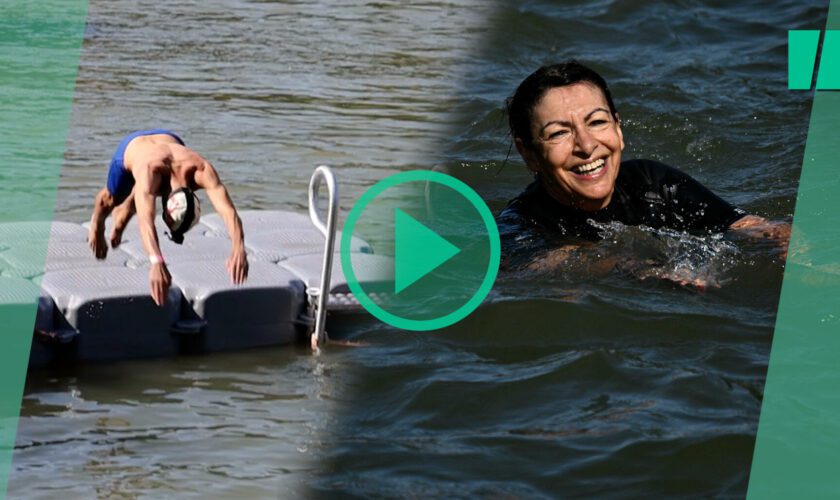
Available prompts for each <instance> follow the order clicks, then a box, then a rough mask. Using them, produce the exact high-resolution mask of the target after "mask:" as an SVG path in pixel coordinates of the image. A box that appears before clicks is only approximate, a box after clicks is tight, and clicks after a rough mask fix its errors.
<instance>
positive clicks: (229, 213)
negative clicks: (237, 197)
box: [195, 162, 248, 285]
mask: <svg viewBox="0 0 840 500" xmlns="http://www.w3.org/2000/svg"><path fill="white" fill-rule="evenodd" d="M195 183H196V184H197V185H198V186H199V187H201V188H204V189H205V190H206V191H207V197H208V198H209V199H210V203H212V204H213V208H214V209H215V210H216V213H218V214H219V217H221V218H222V220H223V221H224V223H225V228H227V232H228V235H230V242H231V252H230V257H229V258H228V260H227V263H226V267H227V271H228V273H229V274H230V279H231V281H233V282H234V283H236V284H237V285H239V284H241V283H244V282H245V280H246V279H247V278H248V256H247V255H246V253H245V233H244V232H243V230H242V221H241V220H240V219H239V214H237V213H236V208H235V207H234V206H233V201H232V200H231V199H230V195H229V194H228V191H227V189H226V188H225V186H224V184H222V182H221V181H220V180H219V175H218V174H217V173H216V169H215V168H213V165H211V164H210V163H209V162H205V164H204V166H203V168H202V169H200V170H199V171H198V172H196V174H195Z"/></svg>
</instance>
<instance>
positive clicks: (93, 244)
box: [88, 222, 108, 260]
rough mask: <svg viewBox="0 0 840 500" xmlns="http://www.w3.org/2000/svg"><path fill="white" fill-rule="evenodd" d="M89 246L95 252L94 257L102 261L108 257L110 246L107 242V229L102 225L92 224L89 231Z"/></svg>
mask: <svg viewBox="0 0 840 500" xmlns="http://www.w3.org/2000/svg"><path fill="white" fill-rule="evenodd" d="M88 245H89V246H90V249H91V250H93V255H94V256H95V257H96V258H97V259H99V260H102V259H104V258H105V257H106V256H107V255H108V244H107V243H106V242H105V228H104V227H102V223H101V222H100V223H96V222H94V223H92V224H91V225H90V231H88Z"/></svg>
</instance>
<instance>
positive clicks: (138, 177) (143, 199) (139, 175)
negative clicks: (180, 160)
mask: <svg viewBox="0 0 840 500" xmlns="http://www.w3.org/2000/svg"><path fill="white" fill-rule="evenodd" d="M162 168H165V167H164V166H163V165H138V166H136V167H135V168H134V169H133V172H132V173H133V174H134V180H135V182H136V184H135V186H134V204H135V207H136V208H137V224H138V226H139V229H140V238H141V241H143V248H144V249H145V250H146V254H147V255H148V256H149V262H150V263H151V267H150V269H149V289H150V292H151V295H152V300H154V301H155V304H157V305H159V306H162V305H163V304H164V303H165V302H166V295H167V293H168V292H169V285H170V284H171V283H172V277H171V276H170V275H169V270H168V269H167V268H166V263H165V262H164V261H163V255H162V254H161V252H160V245H159V243H158V236H157V230H156V229H155V195H154V193H155V192H157V190H158V188H159V187H160V181H161V175H160V169H162Z"/></svg>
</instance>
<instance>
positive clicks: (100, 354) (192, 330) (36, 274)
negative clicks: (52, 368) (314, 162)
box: [0, 167, 394, 368]
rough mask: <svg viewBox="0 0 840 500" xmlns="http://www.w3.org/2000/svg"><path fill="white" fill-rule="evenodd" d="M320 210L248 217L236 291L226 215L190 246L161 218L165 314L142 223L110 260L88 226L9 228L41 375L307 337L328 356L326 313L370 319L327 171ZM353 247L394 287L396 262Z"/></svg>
mask: <svg viewBox="0 0 840 500" xmlns="http://www.w3.org/2000/svg"><path fill="white" fill-rule="evenodd" d="M322 182H323V183H326V184H327V187H328V188H329V191H330V192H329V194H330V200H329V208H328V210H327V213H328V214H327V221H326V222H324V221H322V220H321V217H320V215H319V213H318V212H319V209H318V190H319V185H320V184H321V183H322ZM309 203H310V206H309V212H310V213H309V217H307V216H305V215H302V214H297V213H292V212H282V211H261V210H253V211H242V212H240V218H241V219H242V224H243V228H244V231H245V246H246V249H247V251H248V260H249V263H250V272H249V276H248V280H247V281H246V282H245V283H244V284H243V285H233V284H231V282H230V277H229V276H228V274H227V272H226V270H225V261H226V259H227V257H228V256H229V254H230V240H229V239H228V237H227V231H226V229H225V227H224V223H223V222H222V220H221V218H220V217H218V216H217V215H216V214H210V215H206V216H204V217H202V218H201V220H200V222H199V224H198V225H196V227H194V228H193V229H192V230H191V231H190V233H189V234H188V235H187V238H185V239H184V243H183V245H176V244H174V243H172V242H171V241H169V240H168V239H167V238H166V237H163V236H162V235H163V234H164V233H163V229H164V228H165V225H164V224H163V222H162V220H161V219H160V217H158V220H156V221H155V222H156V226H157V230H158V234H159V235H161V236H162V237H161V238H160V246H161V251H162V253H163V255H164V256H166V260H167V266H168V268H169V271H170V273H171V275H172V286H171V287H170V289H169V295H168V298H167V300H166V303H165V304H164V305H163V307H158V306H156V305H155V304H154V302H153V301H152V299H151V297H150V296H149V281H148V272H149V261H148V257H147V256H146V253H145V251H144V250H143V245H142V242H141V241H140V238H139V233H138V229H137V224H136V220H133V221H132V222H131V223H130V224H129V225H128V227H127V228H126V230H125V233H124V236H123V242H122V244H121V245H120V246H119V247H118V248H116V249H109V253H108V257H107V259H106V260H104V261H97V260H96V259H94V257H93V255H92V254H91V250H90V248H89V247H88V244H87V241H86V239H87V228H86V227H85V226H83V225H80V224H73V223H68V222H52V223H50V222H15V223H7V224H0V299H2V300H3V301H4V303H15V302H17V303H22V302H26V301H28V300H29V299H31V297H33V296H34V295H35V292H34V290H40V298H39V300H38V312H37V317H36V321H35V335H34V339H33V343H32V350H31V355H30V368H35V367H43V366H47V365H50V364H52V363H54V362H58V361H61V362H68V361H69V362H92V361H109V360H120V359H129V358H141V357H162V356H172V355H177V354H179V353H184V352H214V351H226V350H236V349H246V348H253V347H260V346H271V345H280V344H288V343H290V342H293V341H295V340H296V339H305V338H306V336H307V335H308V336H309V337H310V339H311V340H310V343H311V345H312V347H313V349H314V350H316V351H317V350H318V347H319V346H320V345H322V344H323V342H324V340H325V333H324V322H325V318H326V314H327V312H329V313H330V314H331V316H332V317H336V316H340V315H350V314H358V313H361V312H363V310H362V308H361V306H360V305H359V303H358V301H356V300H355V298H354V297H353V295H352V294H351V293H350V290H349V288H348V286H347V281H346V279H345V277H344V273H343V271H342V268H341V259H340V258H339V255H338V248H337V245H338V243H337V242H338V241H340V239H341V234H340V233H338V232H337V231H336V230H335V222H336V212H337V208H338V190H337V188H336V186H335V180H334V178H333V176H332V174H331V173H330V171H329V169H327V168H326V167H319V168H318V169H316V171H315V174H314V175H313V177H312V182H311V183H310V192H309ZM47 225H49V232H50V240H49V246H48V249H47V252H46V264H45V267H44V268H43V269H41V268H36V267H35V266H33V265H32V264H31V262H32V261H33V260H35V261H38V260H40V259H33V258H32V256H33V255H37V252H43V251H44V250H43V248H36V245H37V243H36V236H37V235H38V234H45V232H46V230H47V227H46V226H47ZM39 231H40V233H39ZM109 231H110V228H106V235H107V234H108V232H109ZM351 250H352V252H353V256H352V259H353V262H354V271H355V274H356V275H357V278H358V279H359V281H360V282H362V283H363V284H365V283H367V284H374V283H380V284H386V283H388V282H389V281H391V280H392V276H393V269H394V268H393V261H392V259H391V258H389V257H384V256H379V255H375V254H374V253H373V251H372V249H371V248H370V246H369V245H368V244H367V243H366V242H364V241H362V240H359V239H356V238H354V239H353V240H352V245H351ZM321 290H328V293H326V294H321Z"/></svg>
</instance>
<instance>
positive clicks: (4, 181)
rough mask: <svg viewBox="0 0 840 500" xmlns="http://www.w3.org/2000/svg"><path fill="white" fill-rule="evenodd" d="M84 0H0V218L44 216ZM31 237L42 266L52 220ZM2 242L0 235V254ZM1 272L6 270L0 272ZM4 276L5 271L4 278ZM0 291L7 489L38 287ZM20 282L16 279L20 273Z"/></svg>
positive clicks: (0, 395) (1, 438)
mask: <svg viewBox="0 0 840 500" xmlns="http://www.w3.org/2000/svg"><path fill="white" fill-rule="evenodd" d="M87 5H88V2H87V0H39V1H37V2H30V1H26V0H4V1H3V2H2V3H0V127H2V129H0V200H3V201H2V204H3V210H2V211H1V212H0V223H8V222H17V221H49V220H51V219H52V215H53V209H54V205H55V193H56V187H57V185H58V178H59V170H60V169H61V164H62V160H63V158H64V146H65V140H66V137H67V126H68V124H69V121H70V110H71V108H72V103H73V91H74V88H75V82H76V73H77V71H78V65H79V52H80V49H81V45H82V37H83V33H84V27H85V20H86V17H87ZM37 227H39V228H40V230H36V231H35V233H34V234H32V235H30V239H34V241H33V244H34V246H35V248H39V249H41V251H37V252H33V254H32V255H31V256H30V258H31V262H29V263H27V264H28V265H30V266H35V267H36V268H37V269H43V267H44V257H45V253H46V247H47V241H48V238H49V225H48V224H42V225H38V226H37ZM2 247H3V242H0V259H2ZM0 278H3V277H2V276H0ZM5 279H9V278H7V277H6V278H5ZM10 283H12V282H11V281H8V282H4V284H5V286H4V287H3V291H4V292H5V293H0V325H3V326H2V330H3V348H2V349H0V380H2V383H0V492H1V493H2V495H3V496H5V492H6V485H7V483H8V475H9V469H10V464H11V459H12V453H13V450H14V443H15V434H16V432H17V421H18V416H19V414H20V404H21V395H22V391H23V384H24V381H25V378H26V369H27V363H28V361H29V348H30V345H31V341H32V328H33V324H34V319H35V310H36V304H37V300H38V297H37V295H38V287H37V286H34V285H32V286H28V284H27V283H25V282H24V283H23V284H24V285H27V286H18V287H17V288H16V291H17V292H18V293H12V290H11V288H12V287H11V285H10ZM18 283H20V281H18Z"/></svg>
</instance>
